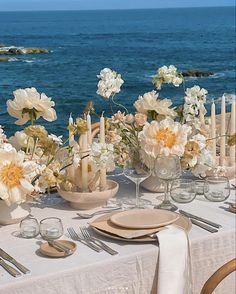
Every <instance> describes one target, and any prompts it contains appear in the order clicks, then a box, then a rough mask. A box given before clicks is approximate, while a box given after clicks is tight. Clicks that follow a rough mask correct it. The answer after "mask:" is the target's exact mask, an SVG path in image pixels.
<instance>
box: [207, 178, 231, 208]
mask: <svg viewBox="0 0 236 294" xmlns="http://www.w3.org/2000/svg"><path fill="white" fill-rule="evenodd" d="M229 195H230V185H229V179H228V178H226V177H220V176H216V177H206V179H205V183H204V196H205V197H206V199H208V200H209V201H213V202H221V201H225V200H226V199H227V198H228V197H229Z"/></svg>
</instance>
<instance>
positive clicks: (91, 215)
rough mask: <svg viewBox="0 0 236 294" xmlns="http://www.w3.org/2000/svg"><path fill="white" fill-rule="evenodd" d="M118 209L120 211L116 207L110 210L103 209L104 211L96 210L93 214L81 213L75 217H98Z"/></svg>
mask: <svg viewBox="0 0 236 294" xmlns="http://www.w3.org/2000/svg"><path fill="white" fill-rule="evenodd" d="M118 209H121V207H116V208H112V209H105V210H98V211H96V212H94V213H90V214H89V213H82V212H78V213H77V215H78V216H79V217H81V218H92V217H93V216H95V215H98V214H103V213H108V212H111V211H114V210H118Z"/></svg>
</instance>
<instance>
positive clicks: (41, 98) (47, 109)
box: [7, 88, 57, 125]
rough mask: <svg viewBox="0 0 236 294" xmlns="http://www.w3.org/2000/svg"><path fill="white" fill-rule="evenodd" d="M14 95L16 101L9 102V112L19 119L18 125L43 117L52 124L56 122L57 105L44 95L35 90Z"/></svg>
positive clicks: (14, 93)
mask: <svg viewBox="0 0 236 294" xmlns="http://www.w3.org/2000/svg"><path fill="white" fill-rule="evenodd" d="M13 95H14V97H15V98H14V100H8V101H7V111H8V113H9V114H10V115H11V116H13V117H15V118H17V121H16V124H17V125H23V124H25V123H26V122H28V121H29V120H31V119H32V118H33V119H38V118H40V117H43V118H44V119H45V120H47V121H50V122H51V121H54V120H56V118H57V116H56V111H55V109H53V107H54V106H55V103H54V102H53V101H51V98H49V97H47V96H46V95H45V94H44V93H42V94H40V93H38V91H37V90H36V89H35V88H26V89H18V90H16V91H14V92H13ZM32 115H33V116H35V117H32Z"/></svg>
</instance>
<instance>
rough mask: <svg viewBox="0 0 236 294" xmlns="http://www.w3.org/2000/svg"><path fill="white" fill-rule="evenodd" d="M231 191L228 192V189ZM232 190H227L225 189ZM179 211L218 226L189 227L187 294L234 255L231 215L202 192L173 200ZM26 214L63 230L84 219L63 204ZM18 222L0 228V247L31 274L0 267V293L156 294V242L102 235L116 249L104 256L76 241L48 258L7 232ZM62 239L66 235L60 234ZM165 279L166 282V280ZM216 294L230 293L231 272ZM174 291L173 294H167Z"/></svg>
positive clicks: (128, 188) (125, 188) (126, 186)
mask: <svg viewBox="0 0 236 294" xmlns="http://www.w3.org/2000/svg"><path fill="white" fill-rule="evenodd" d="M120 187H121V189H120V190H119V192H118V195H117V197H122V196H124V195H129V196H130V197H131V196H132V194H134V187H133V185H132V183H130V182H129V181H126V180H124V181H123V182H122V183H120ZM233 192H234V191H233ZM231 194H233V193H231ZM143 196H144V197H145V198H146V199H150V200H152V201H153V202H154V203H158V202H159V200H157V199H156V196H157V194H153V193H148V192H144V193H143ZM232 197H233V195H232ZM178 206H179V208H180V209H183V210H187V211H188V212H190V213H194V214H197V215H199V216H202V217H206V218H208V219H210V220H212V221H214V222H218V223H220V224H221V225H222V226H223V227H222V228H221V229H220V230H219V232H218V233H215V234H211V233H209V232H207V231H205V230H202V229H201V228H198V227H196V226H193V228H192V230H191V232H190V233H189V239H190V243H191V260H192V273H193V293H194V294H199V293H200V289H201V288H202V286H203V284H204V282H205V281H206V280H207V279H208V278H209V276H210V275H211V274H212V273H213V272H214V271H215V270H216V269H218V268H219V267H220V266H222V265H223V264H224V263H225V262H227V261H229V260H230V259H232V258H234V257H235V214H232V213H229V212H226V211H224V210H223V209H221V208H219V206H222V203H212V202H208V201H206V200H205V199H204V197H203V196H199V197H197V199H196V200H195V201H194V202H192V203H189V204H185V205H184V204H182V205H181V204H178ZM31 211H32V215H33V216H34V217H36V218H37V219H38V220H41V219H43V218H45V217H48V216H57V217H60V218H61V219H62V221H63V224H64V228H67V227H69V226H73V227H74V228H76V229H77V228H78V227H79V226H82V225H86V224H87V222H88V220H81V219H79V218H77V216H76V211H75V210H73V209H71V208H70V207H69V206H67V205H63V206H60V207H57V208H56V207H44V208H43V207H42V206H37V205H36V206H35V207H32V209H31ZM18 229H19V225H18V224H15V225H10V226H5V227H1V228H0V247H1V248H3V249H4V250H6V251H7V252H8V253H9V254H11V255H13V256H14V257H15V258H16V259H17V260H18V261H19V262H21V263H22V264H24V265H25V266H26V267H27V268H29V269H30V270H31V274H29V275H22V277H20V278H17V279H16V278H13V277H11V276H10V275H9V274H8V273H6V272H5V271H4V270H3V269H1V268H0V293H1V294H42V293H45V294H90V293H91V294H97V293H98V294H116V293H117V294H123V293H130V294H133V293H134V294H136V293H139V294H146V293H147V294H149V293H157V276H158V272H157V263H158V256H159V248H158V246H157V243H156V242H154V243H139V244H138V243H135V244H134V243H128V242H121V241H120V242H119V241H115V240H110V239H106V238H102V237H101V238H102V239H103V240H104V241H106V242H107V243H108V244H109V245H110V246H112V247H113V248H114V249H115V250H117V251H118V252H119V254H118V255H116V256H110V255H109V254H107V253H106V252H101V253H96V252H95V251H92V250H91V249H89V248H88V247H86V246H84V245H83V244H80V243H77V246H78V248H77V251H76V252H75V253H74V254H73V255H71V256H69V257H66V258H61V259H52V258H49V257H44V256H42V255H40V253H39V252H38V248H39V244H40V242H42V239H41V238H40V236H38V237H37V239H23V238H17V237H14V236H13V235H12V232H14V231H16V230H18ZM62 239H69V237H68V235H67V234H66V231H65V235H64V236H63V238H62ZM169 282H170V283H171V281H169ZM215 293H216V294H234V293H235V275H230V276H229V277H228V278H227V279H225V280H224V281H223V282H222V283H221V285H220V286H219V287H218V288H217V290H216V291H215ZM173 294H175V293H173Z"/></svg>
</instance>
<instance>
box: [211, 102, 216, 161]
mask: <svg viewBox="0 0 236 294" xmlns="http://www.w3.org/2000/svg"><path fill="white" fill-rule="evenodd" d="M211 138H212V152H213V157H214V160H215V159H216V106H215V102H214V100H213V101H212V104H211Z"/></svg>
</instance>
